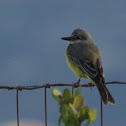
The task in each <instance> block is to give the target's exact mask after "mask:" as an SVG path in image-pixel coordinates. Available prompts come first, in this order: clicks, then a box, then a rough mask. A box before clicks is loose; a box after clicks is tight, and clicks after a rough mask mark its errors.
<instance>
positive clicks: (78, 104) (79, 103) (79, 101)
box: [73, 95, 83, 109]
mask: <svg viewBox="0 0 126 126" xmlns="http://www.w3.org/2000/svg"><path fill="white" fill-rule="evenodd" d="M82 103H83V97H82V96H81V95H78V96H76V97H74V101H73V106H74V108H75V109H78V108H79V107H81V106H82Z"/></svg>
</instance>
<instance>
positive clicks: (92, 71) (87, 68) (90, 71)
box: [78, 59, 98, 79]
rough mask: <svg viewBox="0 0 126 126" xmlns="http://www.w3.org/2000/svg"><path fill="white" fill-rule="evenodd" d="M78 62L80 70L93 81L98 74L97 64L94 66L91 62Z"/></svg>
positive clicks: (83, 60)
mask: <svg viewBox="0 0 126 126" xmlns="http://www.w3.org/2000/svg"><path fill="white" fill-rule="evenodd" d="M78 62H79V64H80V69H81V70H82V71H84V72H85V73H86V74H87V75H88V76H89V77H90V78H92V79H93V78H95V77H96V76H97V74H98V68H97V66H98V65H97V64H95V65H94V64H93V63H92V62H90V61H88V60H85V59H82V60H78ZM96 63H97V62H96Z"/></svg>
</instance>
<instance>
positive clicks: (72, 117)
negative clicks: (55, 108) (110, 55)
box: [52, 87, 97, 126]
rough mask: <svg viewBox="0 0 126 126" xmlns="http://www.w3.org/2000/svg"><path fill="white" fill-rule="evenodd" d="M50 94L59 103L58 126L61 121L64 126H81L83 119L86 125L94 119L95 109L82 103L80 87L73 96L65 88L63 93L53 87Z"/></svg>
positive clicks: (95, 115)
mask: <svg viewBox="0 0 126 126" xmlns="http://www.w3.org/2000/svg"><path fill="white" fill-rule="evenodd" d="M52 96H53V98H54V99H55V100H56V101H57V102H58V103H59V104H60V109H59V112H60V117H59V121H58V122H59V123H58V126H61V123H64V125H65V126H81V124H82V122H83V121H85V120H87V122H86V126H89V125H90V124H91V123H92V122H94V121H95V120H96V117H97V109H92V110H90V109H89V107H88V106H85V105H84V99H83V96H82V95H81V88H80V87H79V88H78V89H77V90H76V91H75V93H74V94H73V96H72V93H71V91H70V90H69V89H65V90H64V92H63V94H62V93H61V92H60V91H59V90H58V89H53V90H52Z"/></svg>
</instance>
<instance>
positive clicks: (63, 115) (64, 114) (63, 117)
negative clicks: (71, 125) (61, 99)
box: [60, 104, 68, 123]
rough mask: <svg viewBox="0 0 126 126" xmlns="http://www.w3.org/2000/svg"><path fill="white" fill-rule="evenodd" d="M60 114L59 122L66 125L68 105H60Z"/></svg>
mask: <svg viewBox="0 0 126 126" xmlns="http://www.w3.org/2000/svg"><path fill="white" fill-rule="evenodd" d="M60 113H61V116H60V120H62V121H63V122H64V123H66V122H67V120H68V105H66V104H62V105H61V106H60Z"/></svg>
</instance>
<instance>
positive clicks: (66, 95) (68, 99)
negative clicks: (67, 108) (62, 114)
mask: <svg viewBox="0 0 126 126" xmlns="http://www.w3.org/2000/svg"><path fill="white" fill-rule="evenodd" d="M63 96H64V101H65V102H68V103H69V102H71V101H72V94H71V92H70V90H69V89H65V90H64V93H63Z"/></svg>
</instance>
